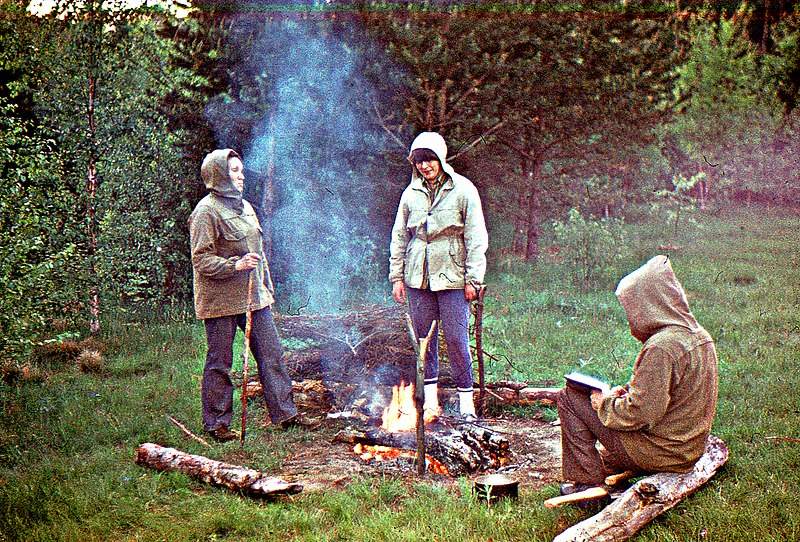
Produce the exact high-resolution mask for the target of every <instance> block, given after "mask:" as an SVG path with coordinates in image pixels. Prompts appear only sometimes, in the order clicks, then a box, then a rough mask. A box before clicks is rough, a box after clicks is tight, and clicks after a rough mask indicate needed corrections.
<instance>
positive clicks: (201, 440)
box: [167, 414, 213, 448]
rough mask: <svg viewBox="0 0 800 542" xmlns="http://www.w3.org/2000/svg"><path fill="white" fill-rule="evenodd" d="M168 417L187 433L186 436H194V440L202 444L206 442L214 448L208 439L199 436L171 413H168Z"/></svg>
mask: <svg viewBox="0 0 800 542" xmlns="http://www.w3.org/2000/svg"><path fill="white" fill-rule="evenodd" d="M167 419H168V420H169V421H171V422H172V423H174V424H175V425H177V426H178V428H179V429H180V430H181V431H183V432H184V433H185V434H186V436H188V437H191V438H193V439H194V440H196V441H197V442H199V443H200V444H205V445H206V446H208V447H209V448H213V446H212V445H211V444H209V443H208V441H206V440H204V439H202V438H200V437H198V436H197V435H195V434H194V433H192V432H191V431H189V429H187V428H186V426H185V425H183V424H182V423H181V422H179V421H178V420H176V419H175V418H173V417H172V416H170V415H169V414H167Z"/></svg>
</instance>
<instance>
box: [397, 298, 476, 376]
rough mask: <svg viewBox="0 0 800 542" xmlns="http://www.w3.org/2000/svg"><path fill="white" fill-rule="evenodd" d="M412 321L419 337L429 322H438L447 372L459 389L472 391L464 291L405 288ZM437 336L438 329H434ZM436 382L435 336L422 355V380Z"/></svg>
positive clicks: (437, 357)
mask: <svg viewBox="0 0 800 542" xmlns="http://www.w3.org/2000/svg"><path fill="white" fill-rule="evenodd" d="M406 295H407V296H408V303H409V310H410V312H411V321H412V323H413V325H414V333H416V335H417V337H418V338H422V337H426V336H427V335H428V332H429V331H430V329H431V323H432V322H433V321H434V320H439V325H440V326H441V329H442V334H443V335H444V342H445V344H447V355H448V358H449V360H450V374H451V375H452V377H453V381H454V382H455V385H456V387H457V388H458V390H459V391H472V384H473V380H472V358H471V357H470V354H469V302H468V301H467V300H466V299H465V298H464V290H463V289H459V290H441V291H439V292H431V291H430V290H419V289H417V288H409V287H406ZM437 336H438V328H437ZM438 381H439V341H438V340H436V339H435V338H434V339H433V340H432V341H431V343H430V344H429V345H428V353H427V355H426V356H425V383H426V384H433V383H436V382H438Z"/></svg>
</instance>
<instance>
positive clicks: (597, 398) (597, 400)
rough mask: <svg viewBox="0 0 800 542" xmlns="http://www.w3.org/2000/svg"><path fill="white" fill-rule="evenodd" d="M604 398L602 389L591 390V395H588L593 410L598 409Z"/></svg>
mask: <svg viewBox="0 0 800 542" xmlns="http://www.w3.org/2000/svg"><path fill="white" fill-rule="evenodd" d="M604 398H605V396H604V395H603V392H602V391H599V390H592V395H591V396H590V397H589V399H590V400H591V402H592V408H593V409H595V410H600V407H601V406H603V399H604Z"/></svg>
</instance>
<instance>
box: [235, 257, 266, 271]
mask: <svg viewBox="0 0 800 542" xmlns="http://www.w3.org/2000/svg"><path fill="white" fill-rule="evenodd" d="M260 261H261V255H260V254H256V253H255V252H248V253H247V254H245V255H244V256H242V258H241V259H240V260H239V261H237V262H236V270H237V271H252V270H253V269H255V268H256V267H258V262H260Z"/></svg>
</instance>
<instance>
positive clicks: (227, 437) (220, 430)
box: [206, 425, 242, 442]
mask: <svg viewBox="0 0 800 542" xmlns="http://www.w3.org/2000/svg"><path fill="white" fill-rule="evenodd" d="M206 432H207V433H208V434H209V436H211V438H213V439H214V440H216V441H217V442H228V441H231V440H236V439H238V438H240V437H241V436H242V435H241V433H239V431H234V430H232V429H231V428H229V427H228V426H227V425H220V426H219V427H217V428H216V429H212V430H211V431H206Z"/></svg>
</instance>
